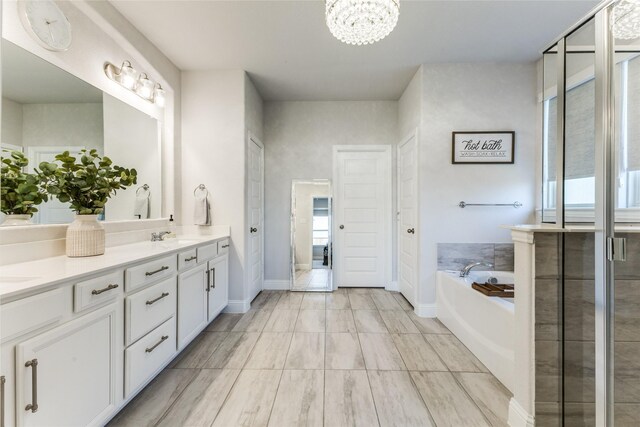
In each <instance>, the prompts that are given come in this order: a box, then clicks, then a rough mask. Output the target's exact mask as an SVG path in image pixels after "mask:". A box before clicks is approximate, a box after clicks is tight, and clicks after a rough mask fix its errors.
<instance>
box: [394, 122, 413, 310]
mask: <svg viewBox="0 0 640 427" xmlns="http://www.w3.org/2000/svg"><path fill="white" fill-rule="evenodd" d="M398 213H399V217H398V286H399V287H400V292H401V293H402V295H404V297H405V298H406V299H407V301H409V302H410V303H411V305H413V306H414V307H415V305H416V304H415V303H416V299H417V284H418V228H417V227H418V141H417V138H416V133H415V132H414V133H412V134H411V135H410V136H409V137H407V138H405V139H404V140H403V141H402V142H401V143H400V145H398Z"/></svg>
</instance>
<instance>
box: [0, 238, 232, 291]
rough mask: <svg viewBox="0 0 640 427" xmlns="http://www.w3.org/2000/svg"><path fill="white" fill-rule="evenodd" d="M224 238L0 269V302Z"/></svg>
mask: <svg viewBox="0 0 640 427" xmlns="http://www.w3.org/2000/svg"><path fill="white" fill-rule="evenodd" d="M228 237H229V232H228V231H220V232H217V233H212V234H206V235H196V234H193V235H191V234H186V235H179V236H178V237H177V238H174V239H166V240H164V241H162V242H150V241H145V242H136V243H131V244H127V245H121V246H113V247H108V248H106V250H105V253H104V255H100V256H94V257H84V258H69V257H67V256H57V257H51V258H44V259H40V260H35V261H28V262H21V263H18V264H8V265H4V266H0V299H2V302H7V300H14V299H16V297H18V296H20V295H23V294H27V293H32V292H33V291H36V290H38V289H39V288H44V287H49V286H52V285H57V284H60V283H66V282H71V281H77V280H78V279H82V278H83V277H85V276H91V275H95V274H99V273H101V272H104V271H109V270H113V269H115V268H122V267H125V266H128V265H130V264H135V263H139V262H142V261H146V260H148V259H152V258H156V257H159V256H162V255H169V254H172V253H177V252H180V251H183V250H185V249H189V248H193V247H196V246H198V245H202V244H203V243H207V242H214V241H216V240H220V239H224V238H228Z"/></svg>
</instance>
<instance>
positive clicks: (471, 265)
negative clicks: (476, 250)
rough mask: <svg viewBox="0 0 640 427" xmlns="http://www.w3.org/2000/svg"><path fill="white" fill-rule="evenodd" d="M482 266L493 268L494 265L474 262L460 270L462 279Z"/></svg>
mask: <svg viewBox="0 0 640 427" xmlns="http://www.w3.org/2000/svg"><path fill="white" fill-rule="evenodd" d="M480 266H483V267H489V268H493V264H491V263H490V262H472V263H471V264H469V265H467V266H466V267H465V268H463V269H462V270H460V277H467V276H468V275H469V272H470V271H471V269H472V268H476V267H480Z"/></svg>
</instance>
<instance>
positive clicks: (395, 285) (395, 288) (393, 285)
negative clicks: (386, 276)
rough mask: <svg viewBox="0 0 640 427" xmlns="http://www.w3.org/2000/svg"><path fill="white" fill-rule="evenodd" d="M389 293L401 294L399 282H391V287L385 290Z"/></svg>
mask: <svg viewBox="0 0 640 427" xmlns="http://www.w3.org/2000/svg"><path fill="white" fill-rule="evenodd" d="M385 289H386V290H388V291H394V292H399V291H400V288H399V287H398V282H397V281H395V280H394V281H393V282H390V283H389V285H388V286H387V287H386V288H385Z"/></svg>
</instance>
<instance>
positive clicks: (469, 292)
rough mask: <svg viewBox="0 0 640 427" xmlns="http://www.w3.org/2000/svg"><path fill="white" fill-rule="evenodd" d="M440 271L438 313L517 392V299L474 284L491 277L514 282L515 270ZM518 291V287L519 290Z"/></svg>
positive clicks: (504, 281) (500, 378)
mask: <svg viewBox="0 0 640 427" xmlns="http://www.w3.org/2000/svg"><path fill="white" fill-rule="evenodd" d="M459 274H460V273H459V272H457V271H456V272H452V271H438V274H437V283H436V301H437V316H438V319H440V321H441V322H442V323H444V324H445V326H446V327H447V328H449V330H451V332H453V333H454V334H455V336H456V337H458V339H459V340H460V341H462V343H463V344H464V345H465V346H467V348H468V349H469V350H471V352H472V353H473V354H474V355H475V356H476V357H477V358H478V359H479V360H480V361H481V362H482V363H483V364H484V365H485V366H486V367H487V369H489V371H491V373H492V374H493V375H495V377H496V378H498V380H500V382H502V384H504V385H505V387H507V388H508V389H509V391H511V392H512V393H513V384H514V376H515V372H514V369H515V368H514V350H515V348H514V347H515V340H514V339H515V316H514V311H515V310H514V308H515V307H514V303H513V298H498V297H487V296H485V295H483V294H481V293H480V292H478V291H476V290H475V289H473V288H472V287H471V284H472V283H473V282H478V283H484V282H486V280H487V279H488V278H489V276H493V277H496V278H497V279H498V283H501V284H502V283H508V284H512V283H513V282H514V277H513V273H512V272H505V271H471V273H470V274H469V276H468V277H465V278H463V277H459ZM516 292H517V290H516Z"/></svg>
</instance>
